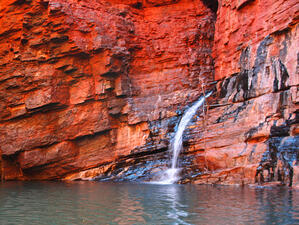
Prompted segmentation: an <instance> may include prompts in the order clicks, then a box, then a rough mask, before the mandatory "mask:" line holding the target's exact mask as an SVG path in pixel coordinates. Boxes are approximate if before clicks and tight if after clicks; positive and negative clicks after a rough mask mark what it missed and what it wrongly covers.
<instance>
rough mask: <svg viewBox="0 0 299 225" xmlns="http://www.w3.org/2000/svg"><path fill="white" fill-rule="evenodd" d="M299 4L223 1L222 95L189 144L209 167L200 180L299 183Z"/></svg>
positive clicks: (218, 66) (219, 30) (217, 49)
mask: <svg viewBox="0 0 299 225" xmlns="http://www.w3.org/2000/svg"><path fill="white" fill-rule="evenodd" d="M298 6H299V5H298V1H274V2H273V1H266V0H264V1H224V0H223V1H220V7H219V10H218V15H217V22H216V26H215V27H216V28H215V43H214V49H213V56H214V58H215V77H216V80H219V82H218V83H217V96H216V97H215V99H214V100H213V101H211V102H210V105H211V106H210V109H209V110H208V112H207V115H206V116H205V120H206V121H205V122H197V123H196V124H197V125H196V127H195V128H194V129H191V130H190V131H189V135H190V136H191V137H193V138H191V139H189V141H188V145H189V146H190V149H192V151H198V149H202V153H201V154H198V157H197V163H198V167H202V168H204V169H205V170H201V171H202V172H201V173H199V175H198V176H197V177H196V178H193V179H194V180H195V182H196V183H222V184H223V183H224V184H232V183H240V184H242V183H255V182H257V183H263V182H266V181H268V182H270V181H281V183H286V184H289V185H291V184H292V182H295V183H297V185H298V181H299V179H298V178H299V174H298V157H299V154H298V151H299V136H298V119H299V117H298V109H299V108H298V100H299V99H298V88H299V87H298V84H299V61H298V59H299V58H298V56H299V54H298V40H299V36H298V31H299V26H298V15H299V11H298V10H299V8H298ZM292 177H293V180H292ZM187 180H188V179H187Z"/></svg>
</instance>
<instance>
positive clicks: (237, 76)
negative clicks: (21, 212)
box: [0, 0, 299, 184]
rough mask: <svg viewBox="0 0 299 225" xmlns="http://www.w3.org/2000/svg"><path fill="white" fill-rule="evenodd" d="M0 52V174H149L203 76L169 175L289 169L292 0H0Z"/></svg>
mask: <svg viewBox="0 0 299 225" xmlns="http://www.w3.org/2000/svg"><path fill="white" fill-rule="evenodd" d="M217 6H218V11H217V20H216V14H215V11H216V9H217ZM214 36H215V40H214ZM0 57H1V61H0V64H1V65H0V73H1V77H0V96H1V98H0V99H1V101H0V108H1V112H0V119H1V125H0V132H1V136H0V148H1V155H2V162H1V164H2V172H1V174H2V177H3V178H4V179H88V178H94V177H98V178H99V179H102V180H105V179H114V180H123V179H128V180H134V179H136V180H140V179H141V180H142V179H144V180H148V179H151V177H152V176H154V175H155V174H158V173H159V172H160V171H161V170H163V169H165V167H166V166H167V163H168V158H169V156H168V154H169V152H168V151H167V150H168V144H169V140H170V139H171V137H172V136H173V134H174V131H175V126H176V124H177V123H178V121H179V119H180V117H181V115H182V113H183V111H184V110H185V109H186V107H187V106H188V105H189V104H190V103H192V102H193V101H195V100H196V99H197V98H198V97H199V96H200V94H201V93H202V92H203V91H205V90H207V89H209V88H212V87H211V86H210V85H207V84H208V83H211V81H213V80H216V81H217V82H216V87H215V89H214V90H216V91H215V93H214V95H213V98H212V99H210V100H209V102H208V105H209V107H208V110H207V111H206V113H205V114H200V112H199V113H198V115H197V117H196V118H194V119H193V121H192V124H191V125H190V126H189V128H188V129H187V131H186V135H185V136H184V152H183V153H182V155H181V157H180V158H181V161H180V163H181V166H182V167H183V168H184V170H183V179H182V181H181V182H195V183H227V184H229V183H254V182H263V181H272V180H280V181H281V182H284V183H289V182H290V179H289V177H290V173H293V174H295V176H293V177H294V181H295V182H297V180H298V177H297V176H298V172H297V170H298V166H296V163H298V155H299V154H298V146H299V143H298V142H299V138H298V83H299V82H298V79H299V76H298V3H297V1H296V0H288V1H284V0H279V1H275V2H273V1H270V0H255V1H253V0H235V1H226V0H222V1H219V3H218V4H217V2H216V1H201V0H177V1H172V0H171V1H170V0H143V1H141V0H131V1H122V0H109V1H108V0H107V1H101V0H97V1H96V0H81V1H80V0H73V1H62V0H32V1H30V0H17V1H16V0H10V1H4V0H0ZM213 57H214V60H215V66H214V61H213ZM199 116H200V117H199ZM282 171H284V172H282Z"/></svg>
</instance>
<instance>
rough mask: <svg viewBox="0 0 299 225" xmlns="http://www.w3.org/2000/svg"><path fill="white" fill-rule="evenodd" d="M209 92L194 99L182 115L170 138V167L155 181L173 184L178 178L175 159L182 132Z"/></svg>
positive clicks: (179, 149) (181, 141) (180, 145)
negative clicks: (192, 103)
mask: <svg viewBox="0 0 299 225" xmlns="http://www.w3.org/2000/svg"><path fill="white" fill-rule="evenodd" d="M211 94H212V92H209V93H208V94H207V95H205V96H201V97H200V98H199V99H198V101H196V102H195V103H194V105H193V106H192V107H190V108H189V109H188V110H187V111H186V112H185V114H184V115H183V117H182V119H181V121H180V123H179V126H178V129H177V132H176V133H175V136H174V139H173V140H172V143H171V150H172V160H171V167H170V168H169V169H167V170H166V171H165V173H164V174H163V176H162V177H161V178H160V180H159V181H158V182H155V183H159V184H173V183H175V182H177V181H178V180H179V179H180V177H179V172H180V168H177V161H178V156H179V154H180V151H181V150H182V146H183V132H184V130H185V129H186V127H187V125H188V123H189V122H190V120H191V119H192V117H193V116H194V114H195V113H196V111H197V109H198V108H199V107H200V106H202V105H203V103H204V102H205V99H206V98H208V97H209V96H210V95H211Z"/></svg>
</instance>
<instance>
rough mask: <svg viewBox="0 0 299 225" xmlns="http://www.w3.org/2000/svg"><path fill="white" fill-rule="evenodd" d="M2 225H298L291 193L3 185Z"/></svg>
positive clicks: (296, 199) (298, 201) (297, 201)
mask: <svg viewBox="0 0 299 225" xmlns="http://www.w3.org/2000/svg"><path fill="white" fill-rule="evenodd" d="M0 224H3V225H5V224H18V225H19V224H20V225H22V224H30V225H31V224H123V225H127V224H299V192H298V191H295V190H290V189H288V188H273V189H265V188H263V189H253V188H241V187H226V186H216V187H215V186H208V185H207V186H198V185H156V184H111V183H97V182H74V183H62V182H31V183H29V182H6V183H0Z"/></svg>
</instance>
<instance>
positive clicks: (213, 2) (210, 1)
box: [202, 0, 218, 13]
mask: <svg viewBox="0 0 299 225" xmlns="http://www.w3.org/2000/svg"><path fill="white" fill-rule="evenodd" d="M202 1H203V3H204V4H205V5H206V6H207V7H208V8H210V9H211V10H212V11H213V12H214V13H217V10H218V0H202Z"/></svg>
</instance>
